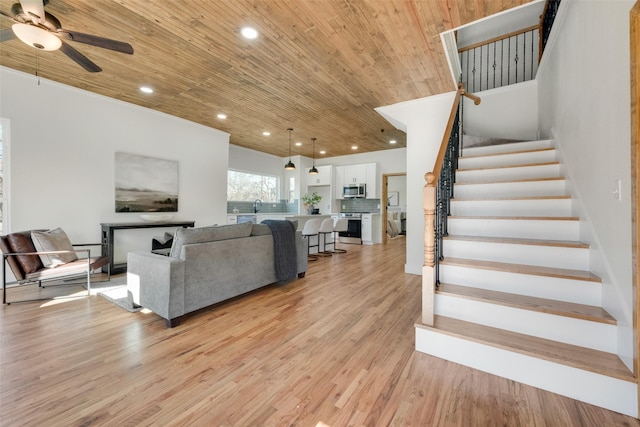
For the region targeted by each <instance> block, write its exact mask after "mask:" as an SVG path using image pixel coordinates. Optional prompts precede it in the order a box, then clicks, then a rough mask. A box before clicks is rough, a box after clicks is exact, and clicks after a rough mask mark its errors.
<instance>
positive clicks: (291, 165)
mask: <svg viewBox="0 0 640 427" xmlns="http://www.w3.org/2000/svg"><path fill="white" fill-rule="evenodd" d="M287 131H288V132H289V162H288V163H287V164H286V165H284V170H287V171H292V170H295V168H296V165H294V164H293V162H292V161H291V132H293V129H292V128H288V129H287Z"/></svg>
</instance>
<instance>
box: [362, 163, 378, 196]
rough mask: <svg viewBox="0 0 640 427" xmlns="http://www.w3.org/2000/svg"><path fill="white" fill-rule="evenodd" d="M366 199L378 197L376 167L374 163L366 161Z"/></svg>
mask: <svg viewBox="0 0 640 427" xmlns="http://www.w3.org/2000/svg"><path fill="white" fill-rule="evenodd" d="M365 166H366V167H367V199H379V198H380V194H378V167H377V165H376V164H375V163H367V164H366V165H365Z"/></svg>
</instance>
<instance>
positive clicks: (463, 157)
mask: <svg viewBox="0 0 640 427" xmlns="http://www.w3.org/2000/svg"><path fill="white" fill-rule="evenodd" d="M543 151H555V148H554V147H545V148H530V149H527V150H516V151H501V152H498V153H489V154H475V155H471V156H469V155H464V149H463V155H462V156H461V157H460V158H461V159H475V158H478V157H494V156H508V155H511V154H526V153H540V152H543Z"/></svg>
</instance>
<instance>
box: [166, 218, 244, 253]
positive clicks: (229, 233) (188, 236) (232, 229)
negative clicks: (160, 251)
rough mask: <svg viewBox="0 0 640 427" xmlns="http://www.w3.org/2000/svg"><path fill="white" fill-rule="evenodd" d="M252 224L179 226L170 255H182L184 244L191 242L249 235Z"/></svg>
mask: <svg viewBox="0 0 640 427" xmlns="http://www.w3.org/2000/svg"><path fill="white" fill-rule="evenodd" d="M252 226H253V224H252V223H250V222H244V223H242V224H230V225H221V226H218V227H198V228H179V229H177V230H176V234H175V236H174V237H173V245H172V246H171V252H170V253H169V256H172V257H176V258H178V257H180V252H181V251H182V246H184V245H188V244H190V243H205V242H215V241H218V240H229V239H239V238H242V237H249V236H250V235H251V228H252Z"/></svg>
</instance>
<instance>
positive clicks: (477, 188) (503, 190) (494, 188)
mask: <svg viewBox="0 0 640 427" xmlns="http://www.w3.org/2000/svg"><path fill="white" fill-rule="evenodd" d="M453 194H454V197H455V198H458V199H473V198H479V197H533V196H565V195H567V181H566V180H564V179H554V180H551V181H516V182H499V183H487V184H455V185H454V187H453Z"/></svg>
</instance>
